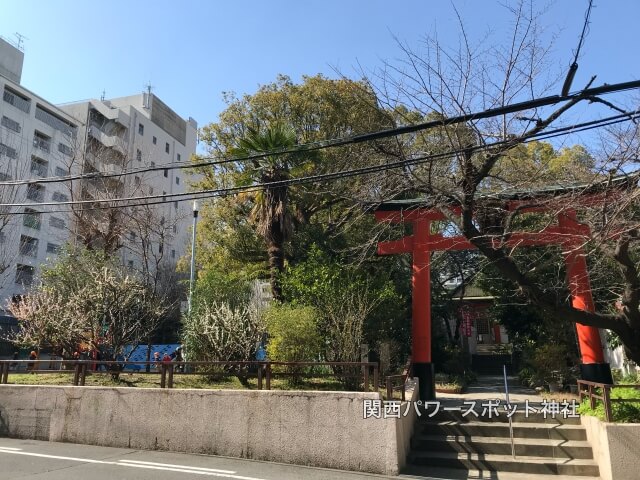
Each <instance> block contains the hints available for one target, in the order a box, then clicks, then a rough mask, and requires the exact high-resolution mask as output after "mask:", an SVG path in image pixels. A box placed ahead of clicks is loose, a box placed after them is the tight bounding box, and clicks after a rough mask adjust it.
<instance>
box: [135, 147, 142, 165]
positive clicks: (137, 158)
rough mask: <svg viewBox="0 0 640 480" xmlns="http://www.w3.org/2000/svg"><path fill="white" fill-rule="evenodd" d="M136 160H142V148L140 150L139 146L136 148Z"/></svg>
mask: <svg viewBox="0 0 640 480" xmlns="http://www.w3.org/2000/svg"><path fill="white" fill-rule="evenodd" d="M136 160H138V161H139V162H141V161H142V150H140V149H139V148H138V149H137V150H136Z"/></svg>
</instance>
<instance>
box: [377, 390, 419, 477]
mask: <svg viewBox="0 0 640 480" xmlns="http://www.w3.org/2000/svg"><path fill="white" fill-rule="evenodd" d="M409 383H410V384H411V386H410V387H408V388H407V391H406V393H405V398H406V399H407V400H408V401H410V402H411V406H410V407H409V410H408V413H407V415H406V416H401V417H400V419H399V420H397V421H396V445H397V446H396V451H397V452H398V457H397V463H398V470H402V468H403V467H404V466H405V465H406V462H407V457H408V456H409V451H410V450H411V437H412V436H413V429H414V427H415V425H416V422H417V420H418V418H417V417H418V414H417V413H416V410H415V408H414V405H415V403H414V402H416V401H418V399H419V394H420V389H419V388H418V379H417V378H416V379H415V380H409V382H408V384H409ZM406 408H407V407H406V404H405V403H403V404H402V406H401V407H400V410H401V412H402V413H403V414H404V412H405V410H406ZM384 421H388V419H387V420H384ZM396 473H397V472H396ZM394 474H395V473H394Z"/></svg>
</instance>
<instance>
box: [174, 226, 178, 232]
mask: <svg viewBox="0 0 640 480" xmlns="http://www.w3.org/2000/svg"><path fill="white" fill-rule="evenodd" d="M173 233H178V226H177V225H174V226H173Z"/></svg>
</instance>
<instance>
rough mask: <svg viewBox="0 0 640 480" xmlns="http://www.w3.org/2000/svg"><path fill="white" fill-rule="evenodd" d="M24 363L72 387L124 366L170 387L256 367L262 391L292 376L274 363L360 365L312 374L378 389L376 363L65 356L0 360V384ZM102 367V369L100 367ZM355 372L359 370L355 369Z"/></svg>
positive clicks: (123, 370)
mask: <svg viewBox="0 0 640 480" xmlns="http://www.w3.org/2000/svg"><path fill="white" fill-rule="evenodd" d="M25 364H26V366H27V368H26V370H25V371H21V372H20V373H40V374H55V373H61V372H62V373H73V385H75V386H83V385H84V384H85V378H86V376H87V372H89V371H90V372H91V373H92V374H107V375H109V374H110V375H118V374H121V373H134V372H132V371H130V370H129V371H127V370H125V369H126V368H127V367H132V366H148V367H150V369H149V371H146V370H140V371H136V372H135V373H136V374H141V375H152V374H158V373H159V374H160V388H173V383H174V376H175V375H201V374H206V372H202V371H195V370H194V369H188V368H186V367H207V366H209V367H216V366H217V367H225V368H229V367H240V368H242V367H257V368H256V371H255V375H253V373H254V372H249V371H247V374H250V373H251V374H252V375H248V376H255V377H257V381H258V389H259V390H262V387H263V380H265V383H266V385H265V386H266V389H267V390H270V389H271V379H272V378H273V377H274V376H291V375H292V374H291V373H287V372H274V371H273V369H272V367H273V366H281V367H360V369H361V372H360V373H354V374H347V373H340V374H339V375H338V374H335V373H331V374H326V373H324V374H315V375H314V376H319V377H328V376H330V377H335V376H336V375H338V376H340V377H349V378H361V379H362V385H363V390H364V391H365V392H368V391H369V388H370V383H371V381H370V380H373V385H374V389H375V390H377V388H378V364H377V363H376V362H279V361H277V362H270V361H258V360H239V361H223V360H219V361H186V362H176V361H171V362H169V361H162V360H161V359H160V360H149V361H125V360H97V359H96V360H94V359H89V360H75V359H71V360H65V359H46V360H0V384H7V383H8V378H9V373H10V372H12V373H17V372H18V368H17V367H18V366H19V365H25ZM43 364H44V365H49V367H51V366H52V365H53V366H54V368H45V369H42V368H36V367H39V366H41V365H43ZM63 366H65V367H72V368H68V369H63ZM103 366H104V367H105V370H102V367H103ZM354 370H355V371H356V372H357V370H358V369H356V368H354ZM371 370H373V378H371V375H370V373H371Z"/></svg>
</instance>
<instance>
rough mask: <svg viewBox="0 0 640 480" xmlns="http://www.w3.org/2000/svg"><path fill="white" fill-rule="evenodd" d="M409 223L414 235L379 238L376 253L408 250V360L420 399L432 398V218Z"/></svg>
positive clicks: (434, 393)
mask: <svg viewBox="0 0 640 480" xmlns="http://www.w3.org/2000/svg"><path fill="white" fill-rule="evenodd" d="M412 223H413V235H411V236H408V237H404V238H402V239H400V240H396V241H391V242H381V243H380V244H379V245H378V253H379V254H381V255H392V254H396V253H411V254H412V256H413V268H412V276H411V283H412V287H413V295H412V300H411V301H412V322H411V339H412V345H411V363H412V366H413V376H414V377H418V381H419V387H420V399H421V400H433V399H435V396H436V390H435V376H434V373H433V364H432V363H431V266H430V261H431V240H432V238H431V234H430V230H431V221H430V220H429V219H428V218H424V217H419V218H416V219H415V220H413V222H412Z"/></svg>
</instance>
